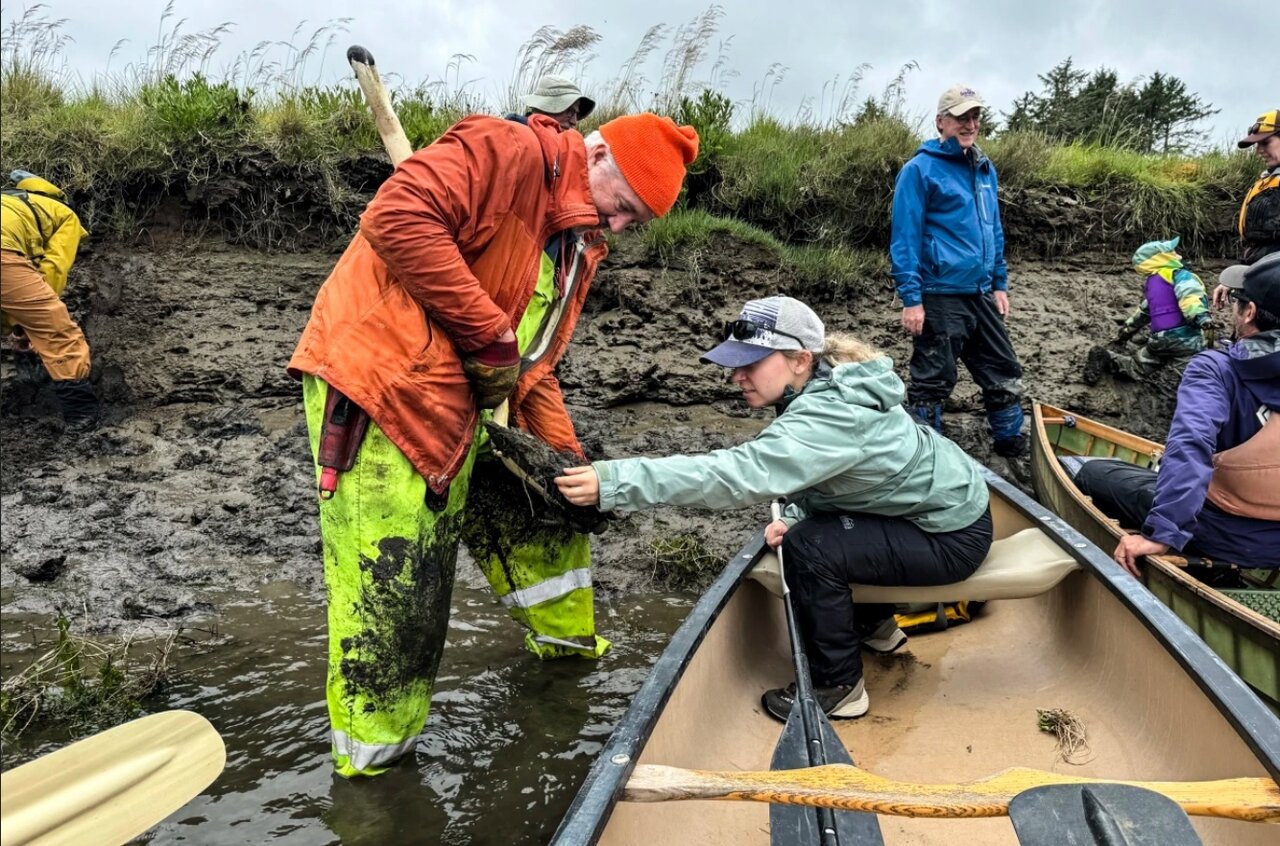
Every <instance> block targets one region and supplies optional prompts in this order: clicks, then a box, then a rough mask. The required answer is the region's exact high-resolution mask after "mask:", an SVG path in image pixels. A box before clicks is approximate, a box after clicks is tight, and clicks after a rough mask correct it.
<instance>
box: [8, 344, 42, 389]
mask: <svg viewBox="0 0 1280 846" xmlns="http://www.w3.org/2000/svg"><path fill="white" fill-rule="evenodd" d="M13 366H14V369H15V370H16V371H17V372H16V373H15V374H14V375H15V376H16V377H17V380H18V381H19V382H26V383H28V384H31V385H43V384H44V383H45V382H48V381H49V371H48V370H45V368H44V362H43V361H41V359H40V356H39V355H37V354H36V353H34V352H32V351H31V350H25V351H15V352H14V354H13Z"/></svg>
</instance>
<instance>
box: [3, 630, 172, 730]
mask: <svg viewBox="0 0 1280 846" xmlns="http://www.w3.org/2000/svg"><path fill="white" fill-rule="evenodd" d="M178 636H179V632H178V631H176V630H175V631H172V632H170V633H169V634H168V635H167V636H164V637H160V638H156V639H150V640H147V641H138V640H135V639H133V638H128V639H125V640H123V641H119V642H113V643H103V642H99V641H95V640H90V639H89V638H85V637H81V636H79V635H75V634H72V632H71V624H70V621H69V620H68V619H67V618H66V617H65V616H59V617H58V620H57V636H56V637H55V639H54V640H53V642H52V643H51V644H46V645H45V646H46V648H45V649H44V651H42V652H41V653H40V654H39V656H38V657H37V658H36V659H35V660H34V661H32V662H31V663H30V664H29V665H28V666H27V667H26V669H24V670H22V671H21V672H19V673H16V674H14V675H12V676H9V677H8V678H6V679H4V682H3V683H2V684H0V742H2V743H3V746H4V747H5V748H6V750H7V748H8V746H9V744H10V743H12V742H13V741H15V740H16V739H18V738H19V737H20V736H21V735H22V734H23V733H24V732H26V731H27V730H28V729H33V728H36V729H38V728H41V727H44V726H47V725H58V726H61V727H64V728H66V729H67V730H68V731H69V732H70V733H72V734H75V735H79V734H85V733H88V732H91V731H96V730H101V729H104V728H108V727H110V726H114V725H116V724H118V723H122V722H124V721H126V720H130V719H133V718H134V717H136V716H138V715H139V714H140V713H141V711H142V703H143V701H144V700H145V699H146V698H147V697H149V696H152V695H153V694H156V693H158V692H160V690H161V689H162V688H163V687H164V686H165V684H166V683H167V682H168V680H169V678H170V675H171V671H172V668H171V657H172V653H173V649H174V645H175V644H176V642H177V639H178Z"/></svg>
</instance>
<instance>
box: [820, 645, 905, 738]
mask: <svg viewBox="0 0 1280 846" xmlns="http://www.w3.org/2000/svg"><path fill="white" fill-rule="evenodd" d="M904 638H905V635H904ZM835 690H839V688H836V689H835ZM828 696H829V697H830V695H828ZM819 701H821V699H819ZM828 701H829V700H828ZM870 708H871V697H870V696H868V695H867V686H866V684H865V683H864V682H863V680H862V679H858V683H857V684H855V685H854V686H853V689H852V690H850V691H849V692H848V693H847V694H846V695H845V696H844V697H842V698H841V699H840V700H839V701H838V702H837V703H836V705H835V707H833V708H832V709H831V710H829V711H827V716H828V717H835V718H837V719H842V720H849V719H853V718H854V717H861V716H862V715H863V714H865V713H867V711H868V710H870ZM823 710H826V709H825V708H824V709H823Z"/></svg>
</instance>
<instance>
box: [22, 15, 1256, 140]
mask: <svg viewBox="0 0 1280 846" xmlns="http://www.w3.org/2000/svg"><path fill="white" fill-rule="evenodd" d="M45 5H46V8H45V9H44V10H43V12H42V13H43V14H44V15H46V16H47V17H49V18H55V19H56V18H66V19H67V20H66V23H65V24H63V26H62V32H63V33H64V34H65V35H67V36H70V37H71V38H72V39H74V41H73V42H71V43H68V44H67V45H66V48H65V55H66V59H67V64H68V66H69V68H70V69H72V70H73V71H74V72H76V73H78V74H80V75H81V76H82V77H86V78H88V77H91V76H92V75H93V74H94V73H95V72H101V71H103V70H104V69H106V68H107V66H108V59H109V58H110V66H111V68H112V69H113V70H119V69H121V68H123V67H126V66H127V65H128V63H129V62H131V61H133V62H136V61H138V60H139V59H144V58H145V56H146V52H147V48H148V47H151V46H153V45H155V44H156V43H157V42H158V41H159V40H160V39H159V33H160V28H161V15H162V12H163V10H164V3H163V2H161V0H103V1H102V2H99V3H96V4H89V3H85V2H83V0H76V2H71V0H49V2H47V3H46V4H45ZM720 5H721V6H722V8H723V9H724V15H723V16H722V17H721V19H720V21H719V25H718V32H717V35H716V36H715V38H714V39H713V41H712V44H711V48H710V52H711V55H710V56H709V57H708V58H707V59H706V60H705V61H704V62H703V64H702V65H701V66H700V67H699V68H698V71H699V73H698V74H697V76H698V78H699V79H705V78H707V77H708V76H709V75H710V73H711V66H712V63H713V62H714V60H715V54H716V53H717V51H719V49H720V47H721V44H722V43H726V46H725V51H726V60H727V61H726V64H727V66H728V68H729V69H731V70H732V71H734V72H735V73H736V76H735V77H733V78H731V79H729V80H728V81H727V82H726V84H725V85H724V90H725V91H726V93H728V94H729V96H730V97H731V98H732V99H734V100H735V101H737V102H739V103H743V104H745V103H746V102H748V101H750V100H751V99H752V93H753V90H757V89H759V88H760V87H761V86H762V83H763V81H764V80H765V79H766V74H767V73H768V71H769V68H770V67H771V66H773V65H775V64H777V65H781V66H784V67H785V68H786V71H785V74H784V76H783V79H782V82H781V83H780V84H778V85H777V86H774V87H773V88H772V93H771V97H770V106H771V110H772V111H773V112H774V113H775V114H777V115H778V116H780V117H782V118H784V119H793V118H794V117H795V116H796V114H797V111H798V109H799V108H800V106H801V103H802V102H804V101H805V99H806V98H808V99H809V101H810V104H811V108H812V109H813V111H815V112H817V113H818V115H819V116H820V117H825V116H828V114H829V112H830V105H829V104H827V105H824V103H823V90H824V85H827V86H828V88H830V87H831V86H830V83H832V81H834V80H836V79H839V80H840V82H841V83H842V84H843V81H844V80H846V79H848V78H849V76H850V74H851V73H853V72H854V71H855V70H856V69H857V68H858V66H859V65H862V64H864V63H865V64H869V65H870V66H871V67H870V70H868V71H867V72H866V74H865V75H864V77H863V81H862V85H861V88H860V94H861V95H862V96H863V97H865V96H866V95H878V94H879V93H880V92H881V90H882V89H883V87H884V85H885V83H886V82H888V81H889V80H890V79H892V78H893V76H894V75H895V74H896V73H897V72H898V70H899V69H900V68H901V67H902V66H903V65H904V64H905V63H907V62H916V63H917V64H918V65H919V68H918V69H917V70H913V71H911V72H910V74H909V75H908V77H907V86H906V105H907V109H908V111H909V112H910V113H911V114H912V115H919V116H920V117H922V118H923V116H925V115H929V114H932V112H933V110H934V108H935V106H936V102H937V97H938V94H939V93H941V91H942V90H943V89H945V88H946V87H947V86H949V85H951V84H954V83H956V82H965V83H967V84H970V85H972V86H974V87H976V88H977V89H978V90H979V91H980V92H981V93H982V94H983V95H984V96H985V97H986V99H987V102H988V103H989V105H990V106H991V107H992V108H993V109H995V110H996V111H999V112H1004V111H1007V110H1009V108H1010V107H1011V103H1012V101H1013V99H1014V98H1015V97H1017V96H1019V95H1021V94H1022V93H1023V92H1024V91H1027V90H1029V89H1034V90H1039V88H1040V83H1039V81H1038V80H1037V79H1036V75H1037V74H1039V73H1044V72H1045V71H1047V70H1048V69H1049V68H1051V67H1052V66H1053V65H1055V64H1057V63H1058V62H1059V61H1061V60H1062V59H1064V58H1066V57H1067V56H1071V57H1073V58H1074V59H1075V62H1076V64H1077V66H1078V67H1081V68H1084V69H1088V70H1093V69H1096V68H1098V67H1101V66H1106V67H1110V68H1112V69H1114V70H1116V71H1117V72H1118V74H1119V76H1120V78H1121V79H1122V80H1125V81H1129V80H1134V79H1136V78H1138V77H1142V76H1146V75H1149V74H1150V73H1152V72H1153V71H1157V70H1159V71H1164V72H1166V73H1170V74H1173V75H1174V76H1177V77H1179V78H1181V79H1182V80H1183V81H1184V82H1186V84H1187V86H1188V88H1189V89H1190V90H1191V91H1193V92H1195V93H1197V94H1199V95H1200V97H1201V98H1202V99H1203V100H1205V101H1207V102H1209V103H1212V104H1213V105H1214V106H1216V107H1218V108H1220V109H1221V110H1222V111H1221V113H1220V114H1218V115H1215V116H1214V117H1212V118H1210V119H1208V120H1207V121H1205V122H1204V123H1203V124H1202V126H1203V128H1204V130H1205V136H1206V141H1207V142H1210V143H1212V144H1215V145H1219V146H1223V145H1225V144H1227V143H1229V142H1230V141H1234V140H1235V139H1237V138H1238V137H1240V136H1241V135H1242V134H1243V132H1244V130H1245V129H1246V128H1247V127H1248V126H1249V124H1250V123H1252V122H1253V120H1254V118H1255V117H1256V116H1257V115H1258V114H1260V113H1261V112H1263V111H1266V110H1268V109H1271V108H1275V107H1277V106H1280V82H1277V80H1278V79H1280V72H1277V71H1276V69H1275V68H1276V65H1275V61H1274V49H1275V45H1274V38H1271V39H1268V37H1267V35H1266V33H1267V32H1269V31H1271V28H1272V27H1274V23H1275V22H1274V14H1273V13H1274V9H1273V7H1272V6H1271V5H1270V4H1264V2H1263V0H1212V2H1210V0H1059V2H1051V3H1047V4H1042V3H1034V2H1022V0H969V1H968V2H955V0H951V1H950V2H943V0H876V2H868V0H846V2H835V1H834V0H833V2H822V1H821V0H768V1H766V0H726V2H723V3H721V4H720ZM706 8H707V6H706V5H704V4H701V3H697V2H695V3H688V2H677V0H640V2H628V3H615V2H608V1H607V0H596V2H585V0H559V1H558V2H551V0H417V1H416V2H414V0H390V2H382V1H381V0H363V2H349V0H348V2H340V0H309V2H308V3H306V4H302V3H297V2H283V0H217V2H193V0H175V2H174V15H173V17H172V18H170V20H169V21H168V22H167V23H166V24H165V27H166V29H167V30H169V31H171V30H172V29H173V26H174V25H175V24H176V23H178V21H179V20H182V19H185V22H184V23H183V24H182V29H181V32H182V33H195V32H199V31H204V30H208V29H210V28H211V27H214V26H217V25H218V24H221V23H224V22H230V23H233V24H234V28H233V29H232V30H231V31H230V32H229V33H227V34H226V35H224V36H222V47H221V48H220V50H219V51H218V52H217V53H216V54H215V56H214V58H213V61H212V62H211V63H210V65H209V69H210V70H211V71H212V72H213V73H214V75H217V72H218V71H220V70H222V69H223V68H225V67H227V66H229V65H231V63H232V62H234V60H235V58H236V56H237V55H240V54H242V53H244V52H247V51H249V50H251V49H252V48H253V46H254V45H255V44H257V43H259V42H261V41H263V40H270V41H283V42H289V41H293V42H294V43H295V44H296V45H298V46H301V45H302V44H303V43H305V41H306V39H307V37H308V36H309V35H310V33H311V32H312V31H314V30H315V29H316V28H317V27H318V26H321V25H323V24H325V23H327V22H335V21H337V20H338V19H340V18H350V19H351V20H350V21H349V22H347V23H346V24H344V25H343V26H344V27H345V32H342V33H339V34H338V36H337V40H336V42H335V47H334V49H333V50H331V51H330V52H329V54H328V55H327V56H326V57H325V60H324V62H323V65H321V63H319V62H314V63H312V64H309V65H308V71H307V74H306V76H307V79H306V80H305V81H307V82H317V83H330V82H333V81H336V80H338V79H347V78H348V77H349V72H348V71H347V69H346V66H345V61H344V59H343V54H344V52H345V47H346V46H347V45H349V44H353V43H357V44H362V45H364V46H366V47H368V48H369V49H370V50H371V51H372V52H373V54H374V56H375V57H376V59H377V61H378V65H379V67H380V68H381V69H382V71H383V73H384V74H387V73H394V74H397V75H398V76H399V77H402V78H403V79H404V80H406V81H408V82H410V83H413V82H418V81H422V80H431V79H440V78H441V77H442V76H444V75H445V72H446V67H447V66H448V63H449V59H450V57H451V56H453V55H454V54H458V53H466V54H470V55H472V56H474V57H475V60H474V61H468V62H465V63H464V64H463V65H462V66H461V72H462V79H463V80H464V81H466V80H474V81H475V82H474V84H473V87H472V90H473V91H474V92H476V93H477V94H478V95H480V96H481V97H482V98H483V99H484V100H486V101H489V102H495V101H497V99H498V98H499V92H500V91H504V90H505V89H506V87H507V85H508V83H509V81H510V80H511V79H512V77H513V67H514V64H515V59H516V56H517V54H518V51H519V48H520V45H521V44H523V43H524V42H526V41H528V40H529V38H530V36H531V35H532V34H533V33H534V32H535V30H537V29H538V27H540V26H543V25H546V24H550V25H553V26H556V27H558V28H560V29H568V28H569V27H571V26H573V25H575V24H584V25H586V26H589V27H591V28H592V29H594V30H595V31H597V32H598V33H599V34H600V35H601V36H602V40H601V41H600V43H599V44H597V45H596V47H595V48H594V53H595V54H596V56H595V58H594V59H593V60H592V61H591V62H590V63H589V64H588V65H587V66H586V68H585V72H584V73H582V74H581V76H582V77H583V82H584V83H585V87H586V88H587V89H588V90H589V91H591V90H593V89H594V90H597V91H598V90H600V89H602V88H603V87H604V84H605V82H606V81H607V80H609V79H611V78H613V77H616V76H617V75H618V73H619V70H620V68H621V67H622V65H623V63H624V62H625V60H626V59H627V58H628V57H629V56H630V55H631V54H632V52H633V51H634V50H635V48H636V45H637V44H638V43H639V40H640V38H641V36H642V35H643V34H644V32H645V31H646V30H647V29H648V28H649V27H651V26H653V25H655V24H666V25H668V26H670V27H671V28H673V29H674V28H675V27H677V26H679V25H680V24H684V23H688V22H689V21H691V20H692V19H693V18H694V17H696V16H697V15H698V14H699V13H700V12H702V11H703V10H704V9H706ZM21 13H22V6H21V5H20V4H18V3H13V2H7V3H5V6H4V13H3V17H4V20H5V22H6V23H8V22H9V21H11V20H12V19H13V18H14V17H15V15H21ZM1268 13H1271V14H1268ZM304 16H305V18H304ZM304 20H305V25H304V26H303V27H302V30H303V34H302V35H301V36H295V35H294V31H295V28H296V27H298V25H299V24H300V23H302V22H303V21H304ZM6 35H7V33H6ZM122 39H128V41H127V43H124V44H123V45H122V46H120V47H119V49H118V50H117V52H116V55H115V56H114V57H112V56H111V54H112V49H113V47H115V45H116V44H117V43H118V42H120V41H121V40H122ZM668 46H670V39H668V40H667V41H665V42H664V43H663V45H662V47H661V48H660V49H659V51H658V52H657V53H656V54H655V56H654V58H653V59H652V60H651V61H650V62H649V65H648V66H647V68H646V76H647V77H648V79H649V80H650V81H651V84H652V83H654V82H656V77H657V76H659V72H660V66H661V58H662V55H661V54H662V53H664V52H665V50H666V49H667V47H668ZM5 47H6V50H7V49H8V48H9V47H10V45H9V44H6V45H5ZM1268 52H1271V53H1272V56H1271V58H1270V59H1268V58H1267V54H1268ZM284 55H285V51H283V50H277V52H276V53H275V56H276V57H277V58H282V57H284ZM351 84H352V85H354V82H352V83H351ZM829 99H830V96H829V95H828V100H829Z"/></svg>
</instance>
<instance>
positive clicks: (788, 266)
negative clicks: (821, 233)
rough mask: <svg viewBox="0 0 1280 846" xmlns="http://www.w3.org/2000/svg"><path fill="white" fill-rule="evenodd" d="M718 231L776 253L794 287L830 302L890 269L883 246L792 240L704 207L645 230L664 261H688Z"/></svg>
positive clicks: (652, 250)
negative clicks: (790, 241) (717, 213)
mask: <svg viewBox="0 0 1280 846" xmlns="http://www.w3.org/2000/svg"><path fill="white" fill-rule="evenodd" d="M717 236H728V237H729V238H730V239H731V240H733V241H734V242H737V243H738V244H741V245H744V246H750V247H757V248H759V249H761V250H763V251H764V252H765V253H767V254H769V255H771V256H773V257H774V258H775V259H776V260H777V262H778V265H779V267H780V269H781V270H782V272H783V273H785V274H787V275H788V277H789V279H788V282H789V287H790V290H793V291H795V292H797V293H798V294H800V295H807V296H810V297H811V298H813V299H814V301H815V302H826V301H828V300H829V299H831V298H834V297H839V296H840V295H841V294H842V293H843V292H844V291H846V290H849V289H851V288H852V287H853V286H854V283H856V282H857V281H858V280H860V279H865V278H866V277H868V276H874V275H883V274H886V273H887V272H888V259H887V257H886V256H885V254H884V252H883V251H879V250H863V249H854V248H850V247H846V246H843V245H840V244H837V245H836V246H831V247H827V246H820V245H814V244H810V245H797V244H787V243H784V242H783V241H781V240H779V239H778V238H777V237H775V236H773V235H771V234H769V233H768V232H766V231H764V230H763V229H760V228H759V227H757V226H752V225H751V224H749V223H744V222H743V221H741V220H738V219H736V218H732V217H722V216H717V215H714V214H711V213H710V212H708V211H706V210H704V209H676V210H674V211H672V212H671V213H670V214H669V215H667V216H666V217H663V218H659V219H658V220H655V221H653V222H652V223H650V224H649V225H648V226H646V227H644V228H643V229H642V230H640V232H639V237H640V239H641V240H642V242H643V243H644V245H645V247H646V248H647V249H648V250H649V251H650V253H652V254H653V255H654V256H655V257H656V258H657V259H659V261H661V262H662V263H663V264H666V265H671V264H678V263H681V262H683V261H687V258H688V257H689V256H691V255H695V254H698V253H700V252H701V251H702V250H704V249H705V248H706V247H707V246H708V245H710V244H711V243H712V241H713V240H714V239H715V238H716V237H717Z"/></svg>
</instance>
